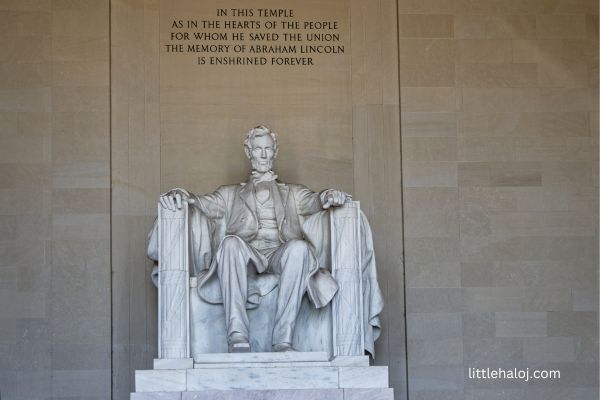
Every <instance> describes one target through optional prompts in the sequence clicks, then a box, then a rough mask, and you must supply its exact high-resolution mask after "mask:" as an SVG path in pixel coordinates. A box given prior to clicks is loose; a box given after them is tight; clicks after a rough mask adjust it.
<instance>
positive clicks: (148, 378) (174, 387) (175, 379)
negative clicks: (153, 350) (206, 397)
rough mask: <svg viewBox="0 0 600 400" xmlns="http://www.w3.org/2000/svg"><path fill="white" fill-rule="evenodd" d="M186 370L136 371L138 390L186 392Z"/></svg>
mask: <svg viewBox="0 0 600 400" xmlns="http://www.w3.org/2000/svg"><path fill="white" fill-rule="evenodd" d="M186 389H187V388H186V370H184V369H183V370H167V369H164V370H144V371H135V391H136V392H184V391H185V390H186Z"/></svg>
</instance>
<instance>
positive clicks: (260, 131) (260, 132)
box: [244, 125, 279, 157]
mask: <svg viewBox="0 0 600 400" xmlns="http://www.w3.org/2000/svg"><path fill="white" fill-rule="evenodd" d="M267 135H270V136H271V139H273V151H274V152H275V156H277V150H278V149H279V142H278V141H277V134H276V133H275V132H273V131H272V130H270V129H269V128H267V127H266V126H264V125H259V126H256V127H254V128H252V129H250V132H248V135H246V140H244V150H245V151H246V155H248V157H250V153H251V152H252V140H253V139H254V138H257V137H262V136H267Z"/></svg>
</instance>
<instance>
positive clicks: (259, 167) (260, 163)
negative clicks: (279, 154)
mask: <svg viewBox="0 0 600 400" xmlns="http://www.w3.org/2000/svg"><path fill="white" fill-rule="evenodd" d="M251 144H252V150H251V151H250V154H249V157H250V162H251V163H252V169H253V170H255V171H258V172H267V171H270V170H271V169H272V168H273V160H274V159H275V149H274V148H273V146H274V144H275V143H274V142H273V139H272V138H271V135H265V136H258V137H255V138H254V139H252V141H251Z"/></svg>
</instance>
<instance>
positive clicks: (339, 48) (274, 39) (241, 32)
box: [162, 8, 346, 67]
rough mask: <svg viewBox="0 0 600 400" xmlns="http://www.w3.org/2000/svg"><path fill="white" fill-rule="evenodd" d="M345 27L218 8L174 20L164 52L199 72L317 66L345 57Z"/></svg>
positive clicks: (281, 13) (291, 12) (273, 12)
mask: <svg viewBox="0 0 600 400" xmlns="http://www.w3.org/2000/svg"><path fill="white" fill-rule="evenodd" d="M340 28H341V26H340V21H337V20H314V19H310V18H303V17H302V16H300V15H298V13H297V11H296V10H295V9H280V8H217V9H215V10H214V13H213V14H212V15H209V16H206V17H197V18H180V19H177V18H173V19H172V21H171V26H170V30H169V31H168V37H166V38H163V40H165V42H164V43H163V45H162V50H163V51H164V52H165V53H168V54H173V55H174V54H186V55H190V56H191V57H190V62H193V63H195V64H197V65H198V66H211V65H219V66H223V65H256V66H265V65H269V66H308V67H310V66H314V65H319V63H320V62H323V59H324V58H325V57H335V56H339V55H342V54H344V53H345V51H346V48H345V47H346V46H345V45H344V37H343V33H342V32H341V29H340Z"/></svg>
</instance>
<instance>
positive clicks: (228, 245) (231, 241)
mask: <svg viewBox="0 0 600 400" xmlns="http://www.w3.org/2000/svg"><path fill="white" fill-rule="evenodd" d="M241 240H242V239H240V238H239V237H237V236H225V238H223V241H222V242H221V249H223V251H229V250H233V251H238V249H239V248H240V241H241Z"/></svg>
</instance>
